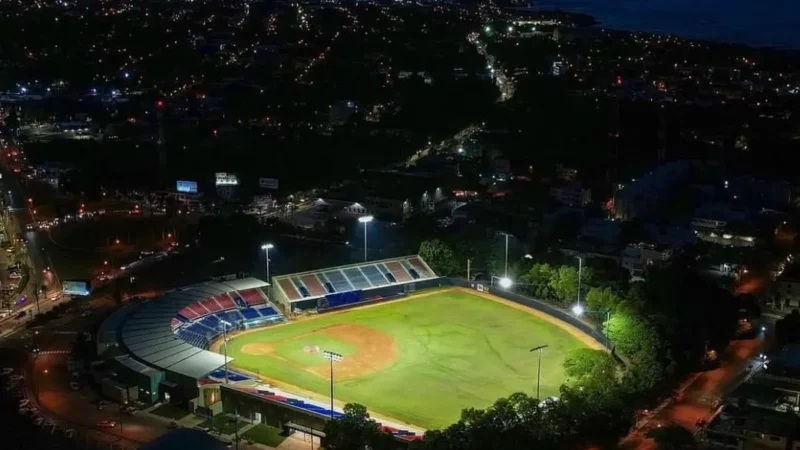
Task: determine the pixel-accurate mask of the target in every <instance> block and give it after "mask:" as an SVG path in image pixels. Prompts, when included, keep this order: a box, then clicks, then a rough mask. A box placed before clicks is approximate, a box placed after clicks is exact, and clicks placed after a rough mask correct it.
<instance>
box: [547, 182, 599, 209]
mask: <svg viewBox="0 0 800 450" xmlns="http://www.w3.org/2000/svg"><path fill="white" fill-rule="evenodd" d="M550 195H551V196H552V197H553V198H554V199H555V200H556V201H557V202H559V203H561V204H562V205H567V206H576V207H580V206H585V205H587V204H589V203H590V202H591V201H592V190H591V189H585V188H584V187H583V185H582V184H581V183H580V182H578V181H573V182H571V183H568V184H565V185H560V186H553V187H551V188H550Z"/></svg>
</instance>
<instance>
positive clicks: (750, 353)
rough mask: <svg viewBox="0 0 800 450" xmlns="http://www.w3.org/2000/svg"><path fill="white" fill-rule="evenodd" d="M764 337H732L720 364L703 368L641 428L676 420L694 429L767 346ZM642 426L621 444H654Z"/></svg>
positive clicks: (641, 447)
mask: <svg viewBox="0 0 800 450" xmlns="http://www.w3.org/2000/svg"><path fill="white" fill-rule="evenodd" d="M766 346H767V345H766V341H764V340H763V339H752V340H744V341H734V342H733V343H731V345H730V347H729V348H728V350H727V351H726V353H725V355H724V356H723V358H722V366H721V367H720V368H718V369H716V370H711V371H708V372H702V373H701V374H700V375H699V376H697V378H696V379H694V380H693V381H692V382H691V384H689V386H688V387H687V388H686V390H685V391H684V393H683V396H682V398H681V399H680V400H679V401H676V402H673V403H671V404H670V405H669V406H667V407H666V408H664V409H663V410H661V411H660V412H659V413H658V414H656V415H655V417H653V419H652V420H651V421H650V422H649V423H648V425H647V426H646V427H644V429H647V428H650V427H653V426H658V425H659V424H661V425H667V424H670V423H674V424H678V425H680V426H682V427H684V428H686V429H687V430H690V431H692V432H696V431H697V426H696V425H695V423H696V422H697V420H698V419H701V418H708V417H709V416H710V415H711V414H712V411H713V409H714V407H715V405H717V404H718V403H717V402H718V401H719V399H720V398H721V397H723V396H724V395H725V394H727V393H729V392H730V391H731V390H732V389H733V388H735V387H736V386H737V385H738V384H739V383H741V381H742V380H743V378H744V375H745V374H746V371H747V367H748V365H750V364H751V363H754V362H756V358H757V356H758V354H759V353H761V352H762V351H764V350H765V349H766ZM644 433H645V432H644V430H641V431H636V432H633V433H631V434H630V435H629V436H628V437H627V438H626V439H625V440H624V441H623V442H622V444H621V445H620V448H623V449H638V450H651V449H653V450H654V449H656V448H657V446H656V444H655V442H654V441H653V440H652V439H647V438H646V437H645V436H644Z"/></svg>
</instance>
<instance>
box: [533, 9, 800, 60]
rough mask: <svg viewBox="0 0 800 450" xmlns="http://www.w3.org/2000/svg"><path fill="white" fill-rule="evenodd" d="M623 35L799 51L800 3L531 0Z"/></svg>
mask: <svg viewBox="0 0 800 450" xmlns="http://www.w3.org/2000/svg"><path fill="white" fill-rule="evenodd" d="M532 4H533V6H534V7H535V8H539V9H562V10H564V11H569V12H579V13H585V14H589V15H592V16H594V17H595V18H596V19H597V20H598V21H599V22H600V25H601V26H604V27H608V28H617V29H623V30H637V31H647V32H651V33H660V34H675V35H678V36H682V37H686V38H693V39H705V40H711V41H720V42H728V43H736V44H746V45H751V46H755V47H782V48H791V49H798V50H800V0H542V1H537V0H532Z"/></svg>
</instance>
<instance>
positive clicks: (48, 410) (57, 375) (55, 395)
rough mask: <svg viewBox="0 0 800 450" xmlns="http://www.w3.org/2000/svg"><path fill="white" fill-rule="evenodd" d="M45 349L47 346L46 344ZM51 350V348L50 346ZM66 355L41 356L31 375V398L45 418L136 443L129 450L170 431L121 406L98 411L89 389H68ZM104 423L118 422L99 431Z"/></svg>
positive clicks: (33, 365) (110, 406) (93, 396)
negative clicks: (109, 421)
mask: <svg viewBox="0 0 800 450" xmlns="http://www.w3.org/2000/svg"><path fill="white" fill-rule="evenodd" d="M45 345H46V344H45ZM46 348H47V349H48V350H52V348H53V347H52V346H47V345H46ZM66 364H67V355H63V354H44V355H41V356H38V357H37V358H36V359H35V360H34V361H33V364H32V366H31V367H32V368H31V371H32V373H31V374H29V378H28V379H29V380H30V381H31V391H32V392H31V395H32V396H35V397H36V399H37V402H38V403H39V405H40V407H41V409H42V410H43V412H44V413H45V415H46V416H48V417H52V418H53V419H54V420H56V421H58V422H62V423H68V424H70V425H71V426H72V427H73V428H84V429H88V430H91V429H96V430H97V432H100V433H103V434H106V435H109V437H112V438H114V437H116V439H112V441H114V440H116V441H119V440H120V438H124V439H127V440H131V441H134V442H132V443H128V444H129V445H128V447H134V448H135V447H137V446H138V445H137V443H144V442H149V441H151V440H153V439H155V438H157V437H158V436H161V435H162V434H164V433H166V432H167V431H168V429H167V427H166V426H165V425H164V424H161V423H158V422H156V421H154V420H152V419H149V418H147V417H139V416H136V415H133V416H132V415H128V414H125V413H122V412H120V408H119V406H118V405H108V406H106V407H105V408H104V409H103V410H98V409H97V406H96V405H95V404H93V403H92V401H93V400H94V399H95V398H96V395H95V394H94V393H92V392H90V391H89V390H88V389H83V390H81V391H77V392H76V391H73V390H71V389H70V388H69V374H68V373H67V366H66ZM102 420H111V421H114V422H117V426H116V427H115V428H111V429H108V428H97V427H96V425H97V423H99V422H100V421H102ZM95 434H96V433H95Z"/></svg>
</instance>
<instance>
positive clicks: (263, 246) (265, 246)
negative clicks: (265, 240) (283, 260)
mask: <svg viewBox="0 0 800 450" xmlns="http://www.w3.org/2000/svg"><path fill="white" fill-rule="evenodd" d="M273 248H275V246H274V245H272V244H264V245H262V246H261V250H270V249H273Z"/></svg>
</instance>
